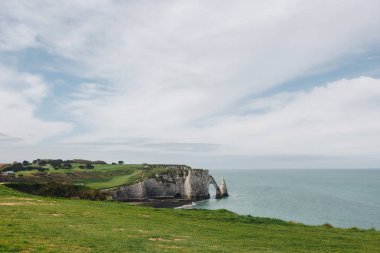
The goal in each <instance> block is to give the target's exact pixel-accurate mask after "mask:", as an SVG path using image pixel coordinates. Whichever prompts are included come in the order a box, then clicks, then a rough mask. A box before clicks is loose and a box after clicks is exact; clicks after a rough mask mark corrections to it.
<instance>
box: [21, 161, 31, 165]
mask: <svg viewBox="0 0 380 253" xmlns="http://www.w3.org/2000/svg"><path fill="white" fill-rule="evenodd" d="M29 164H30V163H29V162H28V161H23V162H22V166H28V165H29Z"/></svg>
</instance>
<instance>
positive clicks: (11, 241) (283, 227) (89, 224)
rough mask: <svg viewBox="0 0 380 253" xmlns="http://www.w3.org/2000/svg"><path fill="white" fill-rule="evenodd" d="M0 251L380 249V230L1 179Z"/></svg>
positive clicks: (318, 250)
mask: <svg viewBox="0 0 380 253" xmlns="http://www.w3.org/2000/svg"><path fill="white" fill-rule="evenodd" d="M0 252H380V232H376V231H371V230H357V229H337V228H327V227H323V226H304V225H301V224H292V223H287V222H283V221H280V220H275V219H265V218H257V217H248V216H239V215H236V214H233V213H230V212H228V211H225V210H220V211H208V210H173V209H153V208H147V207H136V206H130V205H128V204H125V203H116V202H105V201H103V202H101V201H84V200H69V199H58V198H44V197H36V196H31V195H27V194H23V193H19V192H17V191H14V190H12V189H9V188H7V187H5V186H3V185H0Z"/></svg>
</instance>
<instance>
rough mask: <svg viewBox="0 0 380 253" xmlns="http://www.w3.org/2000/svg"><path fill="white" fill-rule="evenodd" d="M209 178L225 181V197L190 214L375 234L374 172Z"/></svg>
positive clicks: (379, 186)
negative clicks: (211, 212)
mask: <svg viewBox="0 0 380 253" xmlns="http://www.w3.org/2000/svg"><path fill="white" fill-rule="evenodd" d="M210 174H212V175H213V176H214V177H215V179H216V180H217V181H218V183H219V182H220V179H221V177H222V176H224V177H225V179H226V182H227V186H228V190H229V194H230V197H229V198H227V199H220V200H216V199H210V200H205V201H201V202H198V203H196V205H195V206H193V208H204V209H220V208H225V209H228V210H231V211H234V212H236V213H238V214H250V215H255V216H263V217H273V218H279V219H283V220H287V221H296V222H301V223H305V224H310V225H318V224H323V223H330V224H332V225H334V226H337V227H359V228H372V227H373V228H376V229H380V170H365V169H361V170H359V169H358V170H234V169H231V170H211V171H210ZM210 192H211V193H213V189H212V188H211V187H210Z"/></svg>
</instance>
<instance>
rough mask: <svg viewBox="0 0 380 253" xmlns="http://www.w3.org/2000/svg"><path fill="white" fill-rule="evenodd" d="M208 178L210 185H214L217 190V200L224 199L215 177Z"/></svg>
mask: <svg viewBox="0 0 380 253" xmlns="http://www.w3.org/2000/svg"><path fill="white" fill-rule="evenodd" d="M208 178H209V180H208V181H209V184H212V185H213V186H214V188H215V198H217V199H220V198H222V197H223V195H222V192H221V191H220V188H219V186H218V184H217V183H216V181H215V179H214V177H213V176H211V175H209V177H208Z"/></svg>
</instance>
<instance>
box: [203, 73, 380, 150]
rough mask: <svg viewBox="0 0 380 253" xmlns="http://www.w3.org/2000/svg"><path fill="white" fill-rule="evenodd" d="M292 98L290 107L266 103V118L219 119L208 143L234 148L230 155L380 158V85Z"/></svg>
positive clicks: (346, 85)
mask: <svg viewBox="0 0 380 253" xmlns="http://www.w3.org/2000/svg"><path fill="white" fill-rule="evenodd" d="M286 97H287V100H286V101H284V100H283V96H280V95H274V96H271V97H268V98H266V99H265V101H267V105H268V107H267V108H264V109H266V110H264V111H263V112H260V111H259V112H254V113H251V114H247V115H244V116H233V117H225V118H221V119H219V121H218V122H217V123H216V124H215V126H213V127H210V128H209V129H207V131H206V134H207V135H208V136H210V138H209V139H208V141H209V142H217V141H218V140H219V143H220V144H221V143H223V145H225V146H226V147H230V148H231V149H230V150H225V152H227V153H229V154H231V153H235V154H245V155H324V156H329V155H333V156H334V155H336V156H357V155H372V156H374V155H376V154H378V153H379V152H380V143H379V141H378V140H380V117H379V115H380V79H373V78H368V77H360V78H355V79H350V80H346V79H343V80H339V81H336V82H332V83H329V84H327V85H326V86H320V87H315V88H314V89H312V90H311V91H309V92H297V93H294V94H293V96H292V98H291V99H289V97H291V96H290V94H287V95H286ZM260 100H261V101H262V100H263V99H260ZM273 104H275V105H277V104H281V106H272V105H273ZM259 108H260V109H263V107H262V106H261V105H260V107H259ZM232 150H234V151H232Z"/></svg>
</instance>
